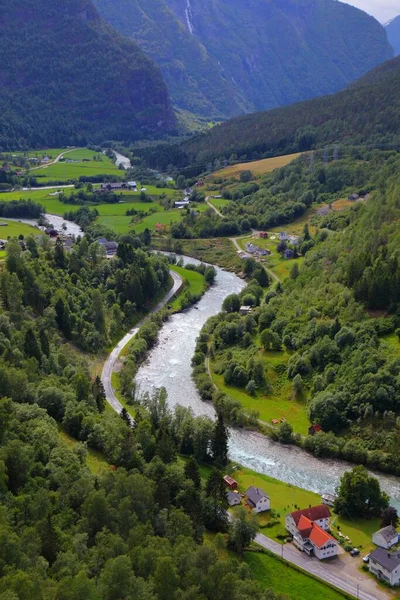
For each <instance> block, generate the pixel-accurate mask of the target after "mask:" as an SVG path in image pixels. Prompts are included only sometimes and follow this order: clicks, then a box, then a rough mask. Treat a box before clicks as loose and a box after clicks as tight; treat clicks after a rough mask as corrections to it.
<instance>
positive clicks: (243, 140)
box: [143, 57, 400, 168]
mask: <svg viewBox="0 0 400 600" xmlns="http://www.w3.org/2000/svg"><path fill="white" fill-rule="evenodd" d="M337 143H342V144H352V145H357V144H369V145H372V146H374V147H381V148H386V147H388V148H392V147H393V146H396V147H397V146H399V147H400V57H398V58H395V59H392V60H391V61H388V62H386V63H385V64H383V65H381V66H380V67H377V68H376V69H374V70H373V71H371V72H370V73H368V74H367V75H365V76H364V77H363V78H361V79H360V80H359V81H357V82H356V83H354V84H352V85H351V86H350V87H348V88H347V89H346V90H344V91H342V92H338V93H337V94H334V95H332V96H325V97H323V98H316V99H314V100H308V101H307V102H302V103H300V104H296V105H294V106H287V107H284V108H279V109H275V110H271V111H266V112H261V113H256V114H252V115H246V116H243V117H239V118H237V119H232V120H230V121H227V122H226V123H223V124H221V125H218V126H216V127H214V128H213V129H211V130H209V131H208V132H207V133H205V134H203V135H199V136H197V137H194V138H192V139H190V140H188V141H186V142H184V143H183V144H181V145H177V146H174V147H172V148H171V147H166V148H157V149H154V150H152V151H148V152H144V153H143V156H144V157H145V158H147V160H148V162H149V164H152V165H157V166H158V167H160V168H165V167H166V166H167V165H168V164H171V163H173V164H175V165H176V166H178V167H184V166H187V165H189V164H194V163H197V164H198V165H201V166H206V165H207V163H208V162H209V161H212V160H214V159H215V158H223V157H225V158H228V159H229V157H230V156H231V154H232V153H234V154H236V155H238V156H239V157H240V158H242V159H248V160H252V159H255V158H260V157H262V156H272V155H276V154H290V153H292V152H298V151H300V152H301V151H304V150H310V149H313V148H318V147H323V146H324V145H330V144H337Z"/></svg>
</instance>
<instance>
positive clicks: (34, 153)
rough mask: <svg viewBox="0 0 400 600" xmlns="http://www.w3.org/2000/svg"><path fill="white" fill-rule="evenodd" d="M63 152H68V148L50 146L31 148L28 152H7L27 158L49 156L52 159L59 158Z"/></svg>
mask: <svg viewBox="0 0 400 600" xmlns="http://www.w3.org/2000/svg"><path fill="white" fill-rule="evenodd" d="M63 152H68V148H48V149H46V150H29V151H28V152H9V153H6V154H12V155H14V154H15V155H16V156H26V157H27V158H39V159H42V158H44V157H45V156H48V157H49V158H51V159H52V160H54V159H55V158H57V156H59V155H60V154H62V153H63Z"/></svg>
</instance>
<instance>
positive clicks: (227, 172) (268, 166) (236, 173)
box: [212, 153, 300, 178]
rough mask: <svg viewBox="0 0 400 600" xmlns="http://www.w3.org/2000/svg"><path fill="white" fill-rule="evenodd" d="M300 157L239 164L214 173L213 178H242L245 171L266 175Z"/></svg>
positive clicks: (294, 155) (290, 155)
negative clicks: (241, 174) (241, 175)
mask: <svg viewBox="0 0 400 600" xmlns="http://www.w3.org/2000/svg"><path fill="white" fill-rule="evenodd" d="M299 156H300V154H299V153H297V154H287V155H286V156H275V157H274V158H265V159H264V160H257V161H254V162H246V163H238V164H237V165H230V166H229V167H226V168H225V169H222V170H221V171H217V172H216V173H213V175H212V177H236V178H239V177H240V173H242V172H243V171H251V172H252V173H254V175H264V174H265V173H270V172H271V171H274V170H275V169H279V168H280V167H285V166H286V165H288V164H289V163H291V162H292V161H293V160H295V159H296V158H298V157H299Z"/></svg>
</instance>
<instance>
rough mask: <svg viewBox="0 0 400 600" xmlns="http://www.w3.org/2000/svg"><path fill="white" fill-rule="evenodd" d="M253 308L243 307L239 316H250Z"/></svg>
mask: <svg viewBox="0 0 400 600" xmlns="http://www.w3.org/2000/svg"><path fill="white" fill-rule="evenodd" d="M252 310H253V309H252V307H251V306H241V307H240V309H239V314H240V315H242V317H243V316H245V315H249V314H250V313H251V311H252Z"/></svg>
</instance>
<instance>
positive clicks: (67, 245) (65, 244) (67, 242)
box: [63, 238, 74, 252]
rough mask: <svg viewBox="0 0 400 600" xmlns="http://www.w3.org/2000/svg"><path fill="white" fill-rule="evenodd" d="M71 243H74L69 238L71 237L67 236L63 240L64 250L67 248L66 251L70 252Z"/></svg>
mask: <svg viewBox="0 0 400 600" xmlns="http://www.w3.org/2000/svg"><path fill="white" fill-rule="evenodd" d="M73 245H74V240H71V238H67V239H66V240H64V241H63V246H64V250H67V252H70V251H71V250H72V246H73Z"/></svg>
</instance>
